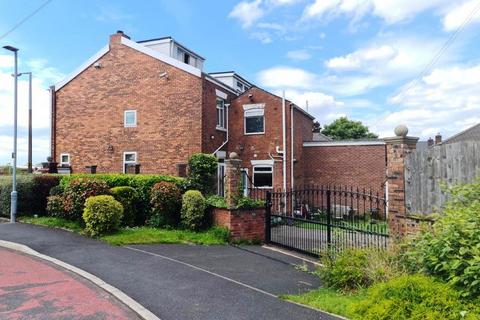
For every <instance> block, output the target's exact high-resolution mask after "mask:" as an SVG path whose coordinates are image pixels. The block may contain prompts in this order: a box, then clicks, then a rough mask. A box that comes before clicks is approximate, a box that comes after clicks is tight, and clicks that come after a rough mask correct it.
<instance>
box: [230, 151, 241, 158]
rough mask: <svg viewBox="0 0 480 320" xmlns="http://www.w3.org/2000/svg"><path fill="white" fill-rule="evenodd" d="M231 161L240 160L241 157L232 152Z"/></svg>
mask: <svg viewBox="0 0 480 320" xmlns="http://www.w3.org/2000/svg"><path fill="white" fill-rule="evenodd" d="M229 158H230V159H240V157H239V156H238V153H236V152H230V157H229Z"/></svg>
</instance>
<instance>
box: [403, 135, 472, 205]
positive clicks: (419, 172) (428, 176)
mask: <svg viewBox="0 0 480 320" xmlns="http://www.w3.org/2000/svg"><path fill="white" fill-rule="evenodd" d="M479 170H480V141H461V142H455V143H450V144H441V145H438V146H435V147H433V148H428V149H426V150H416V151H414V152H412V153H411V154H409V155H408V156H407V158H406V159H405V194H406V204H407V210H408V211H409V213H415V214H429V213H433V212H438V211H442V210H443V208H444V206H445V202H446V201H447V200H448V196H447V194H446V193H445V192H444V191H443V188H442V185H449V186H450V185H454V184H458V183H471V182H473V181H474V180H475V178H476V177H477V175H478V174H479Z"/></svg>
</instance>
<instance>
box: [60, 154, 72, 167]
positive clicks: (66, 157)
mask: <svg viewBox="0 0 480 320" xmlns="http://www.w3.org/2000/svg"><path fill="white" fill-rule="evenodd" d="M60 165H70V154H68V153H62V154H61V155H60Z"/></svg>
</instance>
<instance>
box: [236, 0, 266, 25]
mask: <svg viewBox="0 0 480 320" xmlns="http://www.w3.org/2000/svg"><path fill="white" fill-rule="evenodd" d="M261 3H262V0H254V1H251V2H248V1H242V2H240V3H238V4H237V5H236V6H235V7H234V8H233V10H232V11H231V12H230V14H229V15H228V16H229V17H230V18H235V19H238V20H239V21H240V23H241V24H242V27H243V28H248V27H251V26H252V25H253V24H254V23H255V22H256V21H257V20H258V19H260V18H261V17H263V15H264V10H263V9H262V8H261V7H260V5H261Z"/></svg>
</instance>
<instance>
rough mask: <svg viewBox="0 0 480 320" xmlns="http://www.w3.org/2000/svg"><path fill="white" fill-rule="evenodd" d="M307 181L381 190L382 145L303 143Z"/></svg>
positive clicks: (382, 177)
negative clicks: (305, 144)
mask: <svg viewBox="0 0 480 320" xmlns="http://www.w3.org/2000/svg"><path fill="white" fill-rule="evenodd" d="M303 152H304V153H303V156H304V162H305V167H304V170H305V171H304V174H305V183H306V184H323V185H329V184H330V185H335V186H349V187H350V186H353V187H360V188H367V189H372V191H374V192H377V191H378V192H379V193H380V194H383V192H384V182H385V180H386V160H385V146H384V145H373V146H322V147H303Z"/></svg>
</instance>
